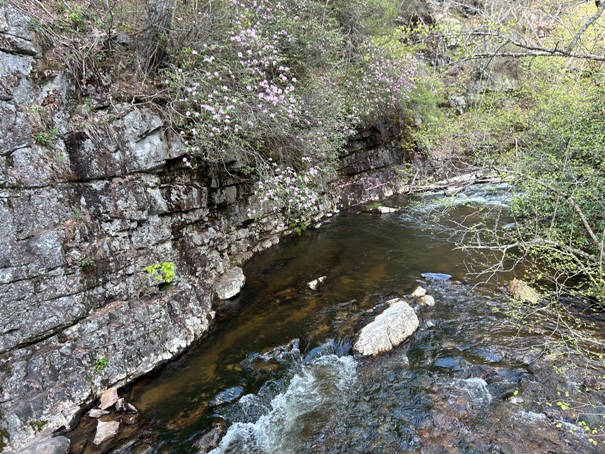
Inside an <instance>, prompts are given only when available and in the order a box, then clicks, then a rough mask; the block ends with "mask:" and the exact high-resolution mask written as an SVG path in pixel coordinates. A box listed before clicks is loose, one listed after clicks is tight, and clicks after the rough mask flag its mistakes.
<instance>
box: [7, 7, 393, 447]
mask: <svg viewBox="0 0 605 454" xmlns="http://www.w3.org/2000/svg"><path fill="white" fill-rule="evenodd" d="M12 3H14V4H19V2H0V302H1V304H0V320H1V323H0V445H3V444H6V445H7V446H8V447H9V448H10V449H17V448H20V447H22V446H24V445H26V444H28V443H33V442H35V441H36V438H37V437H40V436H41V435H40V434H39V433H38V432H37V431H36V430H35V427H36V423H37V422H43V423H44V430H45V431H52V430H55V429H58V428H60V427H62V426H65V427H70V426H71V425H72V424H73V422H74V421H73V418H74V416H75V415H76V414H77V413H78V411H79V410H80V406H81V405H82V404H87V403H90V402H91V401H92V400H94V399H96V398H97V397H98V395H99V393H100V392H101V390H102V389H104V388H105V387H106V386H116V387H119V386H122V385H123V384H125V383H127V382H129V381H131V380H133V379H135V378H136V377H139V376H141V375H143V374H145V373H147V372H149V371H151V370H152V369H154V368H155V367H157V366H158V365H160V364H162V363H164V362H166V361H169V360H170V359H172V358H174V357H175V356H176V355H178V354H180V353H181V352H182V351H183V350H184V349H185V348H187V346H189V345H190V344H191V343H192V342H193V341H195V340H196V339H199V338H200V337H201V336H204V335H205V334H206V333H207V331H208V329H209V327H210V324H211V323H212V322H213V320H214V318H215V312H214V310H213V301H214V295H215V294H216V295H217V296H218V297H219V298H225V299H228V298H232V297H233V296H234V295H235V294H237V292H239V290H240V289H241V287H242V285H243V283H244V275H243V272H242V270H241V268H240V266H241V265H242V264H243V263H245V261H246V260H248V259H249V258H250V257H251V256H252V255H253V254H254V253H255V252H257V251H260V250H262V249H266V248H268V247H271V246H272V245H274V244H276V243H277V242H278V241H279V236H280V235H282V234H283V233H284V231H285V229H286V228H285V227H283V226H284V225H287V222H285V220H284V219H283V218H281V217H280V215H279V213H277V214H271V215H268V216H266V217H264V218H262V219H249V218H248V216H247V215H246V214H245V213H247V212H248V208H249V207H248V200H247V198H248V195H249V191H250V188H249V186H247V187H245V186H243V185H240V184H239V183H238V181H237V180H235V179H234V178H233V177H232V176H230V175H229V174H228V173H226V174H224V175H219V174H216V172H210V171H203V170H202V169H190V168H188V167H186V166H185V165H184V164H183V161H182V157H183V156H184V155H185V153H186V148H185V146H184V145H183V143H182V142H181V141H180V140H179V138H178V137H177V136H176V135H174V134H173V133H172V132H171V129H170V128H169V127H167V126H166V125H165V124H164V121H163V116H162V115H160V113H159V112H157V111H155V110H154V109H152V108H150V107H148V106H147V105H145V106H137V105H132V104H130V103H128V104H120V103H119V102H114V103H113V104H110V103H105V104H104V105H100V104H99V103H95V102H93V103H92V108H90V107H89V108H87V110H86V111H82V110H81V111H75V110H74V107H73V105H74V103H73V93H72V90H73V88H72V87H73V85H74V84H73V83H72V82H70V80H69V79H68V77H67V76H66V73H65V72H64V71H62V70H60V69H59V70H56V69H53V70H50V69H42V67H41V66H40V63H41V62H43V60H44V58H45V57H44V56H43V55H42V54H41V51H40V50H39V49H38V48H37V47H36V45H35V43H34V40H33V38H32V31H31V27H30V26H29V24H30V22H31V21H30V19H29V18H28V17H27V16H25V15H24V14H23V13H22V12H21V11H19V10H18V9H17V8H15V7H14V6H13V5H12ZM47 63H48V62H47ZM54 63H56V62H54ZM46 67H53V68H56V64H55V65H50V66H48V65H47V66H46ZM93 101H94V100H93ZM95 106H96V107H99V108H98V109H95ZM382 140H383V137H382V135H381V133H380V132H379V131H378V130H372V132H370V133H362V134H360V136H359V137H357V138H355V140H354V141H352V146H351V148H350V149H349V150H347V152H346V155H345V156H343V168H344V170H345V172H346V173H347V174H349V175H354V174H355V173H356V172H366V171H368V172H369V171H370V170H371V171H372V172H374V170H373V169H378V168H384V169H386V167H387V166H388V165H390V164H392V163H393V162H401V156H402V154H401V150H400V149H399V148H397V145H396V144H397V143H398V141H397V140H394V139H393V140H390V138H389V139H388V140H390V142H389V143H388V144H387V145H388V146H387V145H385V147H386V148H385V147H381V146H380V143H381V141H382ZM385 140H386V139H385ZM385 144H386V141H385ZM366 146H367V147H370V148H371V151H368V150H365V149H364V147H366ZM388 177H389V174H388V171H387V170H385V171H384V173H372V174H370V173H368V174H364V175H363V176H360V177H359V179H357V180H354V181H353V184H351V185H347V186H346V188H347V191H349V190H350V191H352V190H353V189H354V190H355V191H358V192H359V195H358V196H357V195H355V197H358V200H360V199H361V198H362V197H367V196H369V195H372V196H376V195H377V194H380V195H390V194H392V193H393V189H392V188H391V186H390V185H389V184H387V181H388ZM343 187H345V186H343ZM366 187H373V188H379V189H373V190H372V191H373V192H372V191H366V190H365V188H366ZM246 191H248V192H246ZM338 191H341V192H338ZM387 191H390V192H387ZM343 193H344V190H340V189H339V190H334V191H332V192H330V193H329V194H325V195H324V198H323V199H322V203H321V207H320V209H321V212H322V213H328V212H330V211H334V210H335V209H336V207H337V203H338V202H339V197H341V195H342V194H343ZM352 199H353V200H355V199H354V197H353V196H352ZM161 264H171V266H173V267H174V271H175V277H174V279H173V280H172V282H170V283H169V282H164V280H163V278H162V276H161V275H158V274H155V275H154V274H153V273H152V272H150V271H146V268H149V267H150V266H151V268H150V269H151V270H153V269H155V268H153V265H161ZM6 434H8V436H7V435H6Z"/></svg>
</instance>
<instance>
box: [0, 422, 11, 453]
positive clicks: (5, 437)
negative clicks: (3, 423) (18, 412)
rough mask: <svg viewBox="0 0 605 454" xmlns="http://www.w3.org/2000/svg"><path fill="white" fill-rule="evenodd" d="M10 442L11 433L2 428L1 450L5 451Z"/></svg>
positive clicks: (0, 436) (0, 434)
mask: <svg viewBox="0 0 605 454" xmlns="http://www.w3.org/2000/svg"><path fill="white" fill-rule="evenodd" d="M8 440H10V433H8V431H7V430H6V429H3V428H1V427H0V450H3V449H4V448H6V446H7V445H8Z"/></svg>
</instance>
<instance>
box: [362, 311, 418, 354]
mask: <svg viewBox="0 0 605 454" xmlns="http://www.w3.org/2000/svg"><path fill="white" fill-rule="evenodd" d="M388 303H389V304H390V307H388V308H387V309H386V310H385V311H384V312H382V313H381V314H380V315H378V316H377V317H376V318H375V319H374V321H373V322H371V323H370V324H369V325H366V326H365V327H364V328H363V329H362V330H361V333H360V334H359V338H358V339H357V342H355V345H354V346H353V349H354V350H355V351H356V352H357V353H359V354H361V355H363V356H374V355H377V354H379V353H384V352H388V351H390V350H392V349H393V348H395V347H397V346H398V345H399V344H401V343H402V342H403V341H404V340H406V339H407V338H408V337H410V336H411V335H412V334H413V333H414V331H416V330H417V329H418V326H419V324H420V322H419V320H418V317H417V315H416V312H414V309H412V307H411V306H410V305H409V304H408V303H406V302H405V301H403V300H401V299H396V300H391V301H389V302H388Z"/></svg>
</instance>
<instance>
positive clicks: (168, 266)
mask: <svg viewBox="0 0 605 454" xmlns="http://www.w3.org/2000/svg"><path fill="white" fill-rule="evenodd" d="M145 271H147V273H148V274H149V275H150V276H151V277H152V278H153V280H154V281H156V282H157V283H159V284H171V283H172V281H173V280H174V278H175V277H176V272H175V271H174V262H162V263H154V264H153V265H149V266H146V267H145Z"/></svg>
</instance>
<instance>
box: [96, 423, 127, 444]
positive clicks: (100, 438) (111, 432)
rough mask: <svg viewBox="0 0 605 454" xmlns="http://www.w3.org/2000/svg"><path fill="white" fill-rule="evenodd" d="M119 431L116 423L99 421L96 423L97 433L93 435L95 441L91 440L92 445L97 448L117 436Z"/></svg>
mask: <svg viewBox="0 0 605 454" xmlns="http://www.w3.org/2000/svg"><path fill="white" fill-rule="evenodd" d="M119 430H120V423H119V422H118V421H109V422H105V421H99V422H98V423H97V433H96V434H95V439H94V440H93V442H92V443H93V444H94V445H95V446H99V445H100V444H101V443H103V442H104V441H107V440H109V439H111V438H113V437H115V436H116V435H117V434H118V431H119Z"/></svg>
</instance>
